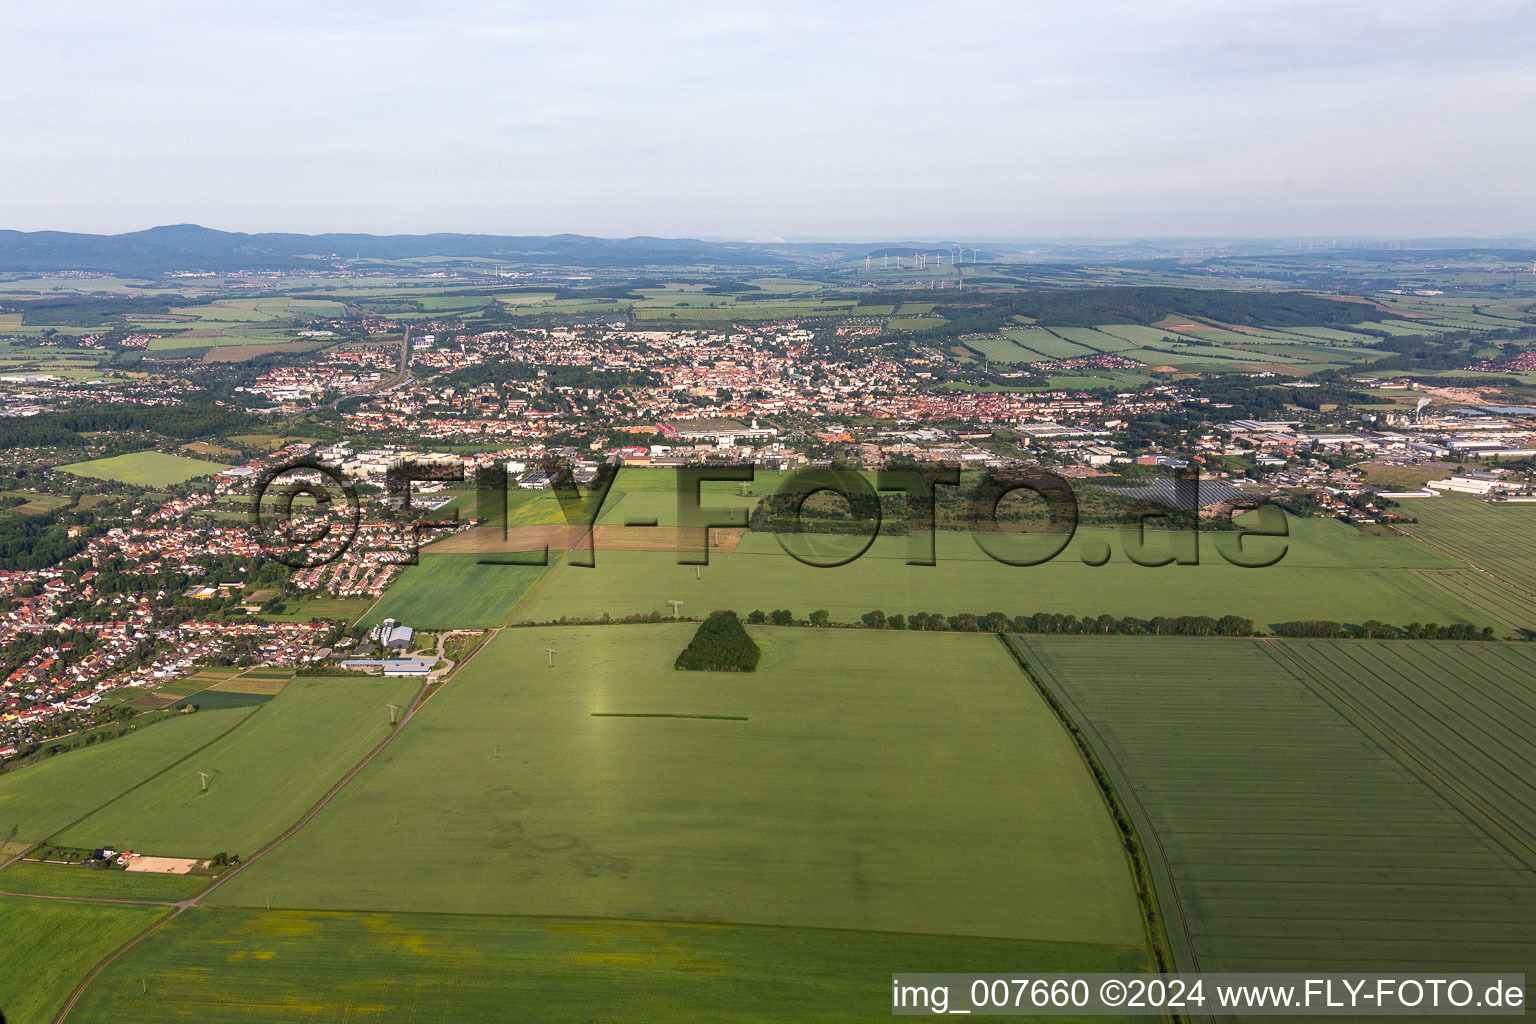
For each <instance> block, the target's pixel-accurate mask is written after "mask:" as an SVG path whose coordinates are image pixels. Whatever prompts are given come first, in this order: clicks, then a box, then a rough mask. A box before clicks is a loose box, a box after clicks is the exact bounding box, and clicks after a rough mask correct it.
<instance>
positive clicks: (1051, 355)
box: [1003, 327, 1094, 362]
mask: <svg viewBox="0 0 1536 1024" xmlns="http://www.w3.org/2000/svg"><path fill="white" fill-rule="evenodd" d="M1003 334H1004V335H1005V336H1007V337H1009V338H1012V339H1013V340H1014V341H1015V342H1017V343H1018V344H1019V345H1022V346H1023V347H1024V348H1027V349H1029V350H1031V351H1033V352H1038V353H1039V354H1040V355H1039V359H1036V360H1033V361H1034V362H1041V361H1043V360H1048V359H1071V358H1072V357H1074V356H1090V355H1093V353H1094V350H1093V349H1091V348H1087V347H1086V346H1083V345H1078V344H1074V343H1073V342H1070V341H1067V340H1066V339H1065V338H1061V337H1058V336H1057V335H1055V334H1052V333H1051V332H1050V331H1047V330H1042V329H1041V328H1039V327H1033V328H1028V327H1020V328H1016V329H1014V330H1008V331H1004V332H1003Z"/></svg>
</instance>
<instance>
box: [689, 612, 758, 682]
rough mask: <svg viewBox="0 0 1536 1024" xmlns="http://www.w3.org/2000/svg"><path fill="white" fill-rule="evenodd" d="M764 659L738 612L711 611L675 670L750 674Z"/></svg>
mask: <svg viewBox="0 0 1536 1024" xmlns="http://www.w3.org/2000/svg"><path fill="white" fill-rule="evenodd" d="M761 656H762V651H761V650H759V649H758V646H757V644H756V642H754V641H753V639H752V638H751V637H750V636H748V635H747V631H746V629H745V628H744V627H743V626H742V624H741V620H740V619H738V618H737V617H736V613H735V612H730V611H726V612H711V613H710V616H709V618H707V619H705V620H704V621H703V622H701V623H700V624H699V629H698V632H696V633H694V634H693V639H692V640H690V641H689V642H688V646H687V647H685V648H683V652H682V653H681V654H679V655H678V656H677V662H676V663H675V665H674V666H673V667H674V668H680V669H689V670H692V671H696V672H751V671H753V670H754V669H756V668H757V661H758V658H760V657H761Z"/></svg>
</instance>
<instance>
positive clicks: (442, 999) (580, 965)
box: [79, 908, 1147, 1024]
mask: <svg viewBox="0 0 1536 1024" xmlns="http://www.w3.org/2000/svg"><path fill="white" fill-rule="evenodd" d="M849 939H850V936H849V935H847V934H846V933H841V932H835V931H825V932H819V931H816V930H814V929H781V928H751V927H728V926H719V925H691V924H669V923H658V922H633V921H625V922H603V921H592V920H572V919H548V918H500V917H491V916H461V917H454V916H450V915H431V914H347V913H334V912H312V911H287V912H284V911H278V912H273V913H263V912H261V911H251V910H236V909H216V908H203V909H199V910H196V911H194V912H192V913H190V914H187V915H184V916H183V917H181V918H179V919H178V920H177V921H176V922H175V923H174V924H171V925H170V926H168V927H167V928H166V929H165V930H164V931H162V932H160V933H158V934H157V936H156V937H155V939H154V941H153V942H149V943H145V944H144V945H141V946H140V947H139V948H138V949H136V950H135V951H134V954H133V955H132V956H131V957H128V958H125V959H124V960H123V961H121V962H119V963H118V964H116V965H115V966H114V968H113V969H111V970H110V971H108V972H106V973H104V974H103V975H102V977H101V978H100V979H99V981H98V982H97V983H96V984H94V985H93V986H92V987H91V989H90V991H89V992H88V993H87V994H86V996H85V998H84V1000H83V1001H82V1002H81V1003H80V1008H79V1014H80V1016H81V1018H82V1019H88V1020H112V1021H123V1022H146V1024H148V1022H156V1024H158V1022H161V1021H167V1020H195V1021H199V1022H204V1024H248V1022H256V1021H272V1020H294V1019H296V1018H295V1017H294V1016H293V1015H294V1014H295V1013H298V1014H300V1015H301V1016H302V1018H303V1019H309V1020H328V1021H351V1020H359V1019H387V1020H396V1019H400V1020H411V1021H438V1020H442V1021H450V1020H451V1021H462V1020H482V1019H485V1020H490V1019H500V1018H502V1017H504V1016H505V1014H506V1008H507V1005H508V993H509V992H513V993H516V1004H517V1007H518V1010H519V1011H520V1012H519V1017H520V1018H521V1019H529V1020H546V1019H548V1020H555V1019H564V1018H567V1017H572V1015H573V1014H574V1018H573V1019H588V1018H589V1017H592V1016H593V1014H594V1011H596V1017H597V1018H598V1019H604V1020H688V1019H693V1020H722V1021H727V1020H728V1021H732V1022H736V1024H750V1022H753V1021H759V1020H761V1021H777V1020H802V1021H811V1022H824V1024H834V1022H836V1024H841V1022H845V1021H850V1020H863V1019H872V1018H873V1017H874V1016H876V1014H878V1013H879V1012H880V1007H881V1006H882V1002H881V1000H880V995H881V991H880V985H879V983H878V977H879V976H880V973H881V972H882V971H886V972H888V971H889V970H890V965H891V964H893V963H909V962H914V957H915V958H916V959H917V960H919V961H921V962H922V963H923V964H924V965H925V966H926V967H928V968H930V969H933V970H954V971H961V970H999V971H1004V970H1009V969H1014V968H1015V967H1016V965H1018V964H1021V963H1027V964H1029V965H1030V966H1031V967H1032V968H1033V969H1034V970H1036V971H1042V972H1044V971H1049V972H1070V971H1118V972H1127V973H1129V972H1136V971H1143V970H1146V969H1147V966H1146V957H1145V954H1143V953H1139V952H1138V951H1136V950H1129V949H1125V948H1117V947H1083V946H1070V945H1065V944H1052V943H1040V942H1016V941H999V940H973V939H954V938H945V937H934V936H920V937H914V936H905V935H884V934H870V933H863V934H860V935H858V936H857V937H856V939H857V941H849ZM210 974H212V975H214V976H216V977H218V978H219V980H220V985H218V986H216V987H215V986H209V985H206V984H197V983H193V982H194V980H195V979H201V978H204V977H206V976H208V975H210ZM765 977H771V978H774V979H776V981H775V983H774V984H773V985H772V986H771V987H770V989H768V990H764V991H763V992H762V993H761V995H762V998H761V999H755V1000H753V1001H752V1002H751V1003H750V1004H747V1003H744V1002H743V1001H742V999H741V992H742V991H743V990H744V989H746V988H748V987H751V986H754V985H755V986H759V987H761V983H762V979H763V978H765ZM145 978H148V979H149V981H148V985H147V986H145V985H144V984H143V979H145ZM871 979H875V980H873V981H872V980H871ZM300 1008H302V1009H300ZM1056 1019H1057V1020H1059V1021H1061V1022H1062V1024H1068V1022H1071V1021H1074V1020H1075V1019H1074V1018H1070V1017H1058V1018H1056ZM1077 1019H1080V1020H1083V1021H1084V1022H1085V1024H1086V1022H1087V1021H1088V1019H1087V1018H1077ZM1093 1020H1097V1021H1105V1020H1106V1018H1102V1017H1100V1018H1093Z"/></svg>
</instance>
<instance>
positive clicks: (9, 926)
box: [0, 896, 166, 1024]
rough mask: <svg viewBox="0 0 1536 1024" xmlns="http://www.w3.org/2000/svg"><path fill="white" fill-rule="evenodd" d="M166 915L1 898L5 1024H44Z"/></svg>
mask: <svg viewBox="0 0 1536 1024" xmlns="http://www.w3.org/2000/svg"><path fill="white" fill-rule="evenodd" d="M165 913H166V909H165V908H164V907H135V906H126V905H112V904H99V903H98V904H91V903H64V902H60V901H58V900H39V899H29V898H27V897H25V896H0V950H4V951H5V961H4V962H5V968H4V969H3V970H0V1007H4V1009H5V1019H6V1021H7V1022H8V1024H48V1022H49V1021H51V1020H53V1017H54V1014H56V1013H57V1012H58V1011H59V1009H60V1008H61V1007H62V1006H63V1005H64V1002H65V1000H67V999H68V998H69V995H70V993H71V992H73V991H74V990H75V986H76V985H78V984H80V982H82V981H84V980H85V976H86V975H87V974H89V973H90V971H91V969H92V968H94V967H95V966H96V965H97V964H98V963H100V962H101V961H102V959H104V958H105V957H107V956H108V955H110V954H111V953H112V951H113V950H115V949H117V948H118V947H119V946H121V945H122V944H123V943H125V942H127V941H128V940H129V939H132V938H133V937H134V936H135V935H137V934H138V933H139V932H141V931H143V930H144V929H145V928H148V927H149V926H150V925H151V924H153V923H154V921H155V919H156V918H159V917H161V916H163V915H164V914H165ZM13 964H15V965H21V964H25V965H26V966H25V968H19V967H18V968H17V969H12V967H11V965H13Z"/></svg>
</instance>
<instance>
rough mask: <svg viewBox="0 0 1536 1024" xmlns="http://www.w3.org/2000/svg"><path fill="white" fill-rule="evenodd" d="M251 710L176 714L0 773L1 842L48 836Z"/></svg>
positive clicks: (186, 753) (230, 726)
mask: <svg viewBox="0 0 1536 1024" xmlns="http://www.w3.org/2000/svg"><path fill="white" fill-rule="evenodd" d="M249 713H250V712H249V711H247V710H244V709H236V710H230V711H199V712H197V713H195V714H189V715H185V716H178V717H175V718H172V719H170V720H169V721H164V722H159V723H156V724H154V725H150V726H146V727H145V728H143V729H141V730H139V731H138V732H134V733H131V734H129V735H127V736H123V737H120V738H117V739H113V740H108V741H107V742H105V743H99V744H97V745H95V746H90V747H86V748H84V749H82V750H72V751H69V752H67V753H63V754H58V755H55V756H54V757H51V758H48V759H47V760H44V761H41V762H39V763H37V764H34V765H30V766H28V767H25V768H20V769H17V770H15V771H10V772H6V773H5V774H4V775H0V841H6V842H10V841H13V840H25V841H30V842H39V841H41V840H43V839H47V838H48V837H49V836H51V835H53V834H54V833H55V832H57V831H59V829H61V828H64V827H66V826H67V825H69V824H71V823H72V822H74V821H76V820H78V819H80V818H82V817H84V816H85V815H87V814H89V813H91V812H92V811H94V810H95V809H96V808H98V807H100V806H102V805H103V804H105V803H107V802H108V801H110V800H113V799H115V798H117V797H119V796H121V795H122V794H123V793H125V792H127V791H128V790H130V789H131V788H133V787H134V786H136V785H138V784H139V783H141V782H143V781H144V780H145V779H148V778H150V777H152V776H154V775H155V774H156V773H158V772H161V771H165V770H166V769H168V768H170V767H171V766H172V765H175V764H176V763H178V762H180V761H182V760H183V759H185V758H187V757H189V756H190V755H191V754H192V753H193V752H194V751H196V750H198V749H199V748H201V747H203V746H205V745H207V744H209V743H212V742H213V741H214V740H216V739H218V737H219V736H220V735H222V734H223V733H225V732H226V731H228V730H230V729H233V728H234V727H235V726H237V725H238V724H240V722H241V720H242V719H244V717H245V716H246V715H247V714H249Z"/></svg>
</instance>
